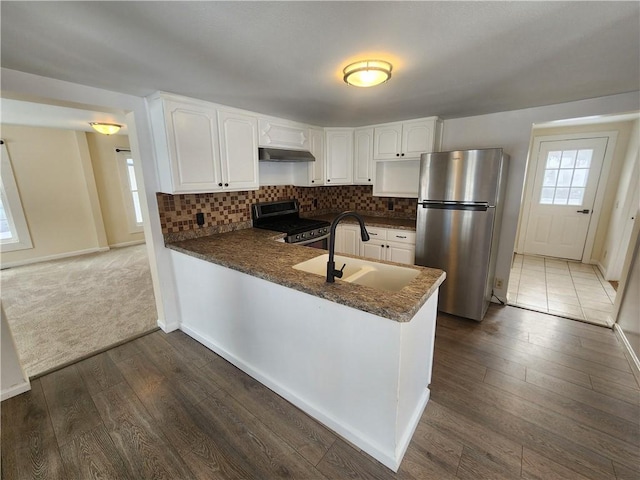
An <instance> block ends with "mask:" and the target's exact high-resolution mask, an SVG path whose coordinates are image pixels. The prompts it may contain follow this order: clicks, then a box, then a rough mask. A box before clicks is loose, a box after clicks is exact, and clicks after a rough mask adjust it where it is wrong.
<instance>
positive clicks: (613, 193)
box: [507, 113, 639, 327]
mask: <svg viewBox="0 0 640 480" xmlns="http://www.w3.org/2000/svg"><path fill="white" fill-rule="evenodd" d="M638 125H639V120H638V114H637V113H634V114H625V115H617V116H609V117H603V118H599V119H595V120H594V119H584V120H583V119H577V120H571V121H564V122H552V123H548V124H540V125H535V126H534V128H533V131H532V141H531V145H530V149H529V159H528V164H527V171H526V175H525V183H524V193H523V202H522V205H521V209H520V217H519V223H518V232H517V236H516V243H515V248H514V255H513V260H512V265H511V267H512V268H511V272H510V277H509V284H508V293H507V302H508V303H509V304H510V305H515V306H519V307H522V308H527V309H530V310H535V311H540V312H545V313H550V314H553V315H557V316H562V317H567V318H571V319H576V320H581V321H585V322H589V323H594V324H597V325H602V326H607V327H611V326H612V325H613V323H614V321H615V318H613V316H614V302H615V298H616V295H618V294H619V293H620V292H617V291H616V288H617V287H616V283H615V282H616V281H619V280H620V275H621V273H622V272H621V271H619V270H618V271H616V267H617V265H618V263H619V262H617V259H619V258H624V256H625V253H626V251H627V249H628V248H629V240H628V239H627V240H626V242H625V241H621V236H622V237H624V235H622V233H623V232H626V230H628V229H627V228H626V227H627V225H626V223H628V222H626V223H625V221H624V220H625V219H626V216H628V213H629V212H631V211H632V208H627V206H630V205H632V204H633V198H636V203H637V195H638V193H637V185H635V184H636V183H637V182H633V181H632V180H631V177H632V175H633V174H634V172H635V175H637V173H638V165H637V164H638V154H637V152H635V151H634V150H637V146H636V147H634V145H635V144H636V143H637V142H636V141H633V140H632V139H633V137H634V133H633V132H634V129H636V130H637V129H638ZM634 196H635V197H634ZM625 208H626V210H625ZM632 221H633V219H631V222H632ZM612 282H613V283H612Z"/></svg>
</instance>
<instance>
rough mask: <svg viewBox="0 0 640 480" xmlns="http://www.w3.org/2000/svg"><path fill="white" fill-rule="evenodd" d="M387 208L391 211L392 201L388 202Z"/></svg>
mask: <svg viewBox="0 0 640 480" xmlns="http://www.w3.org/2000/svg"><path fill="white" fill-rule="evenodd" d="M387 208H388V209H389V210H393V200H389V202H388V203H387Z"/></svg>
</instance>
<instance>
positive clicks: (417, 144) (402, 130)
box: [373, 117, 440, 160]
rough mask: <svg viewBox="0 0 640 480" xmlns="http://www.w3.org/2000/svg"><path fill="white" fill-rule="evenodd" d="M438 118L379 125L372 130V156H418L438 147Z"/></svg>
mask: <svg viewBox="0 0 640 480" xmlns="http://www.w3.org/2000/svg"><path fill="white" fill-rule="evenodd" d="M439 132H440V120H438V119H437V118H436V117H430V118H423V119H419V120H410V121H406V122H397V123H389V124H385V125H380V126H377V127H376V128H375V131H374V143H373V145H374V147H373V158H374V159H375V160H394V159H405V158H418V157H420V155H421V154H423V153H427V152H433V151H436V150H438V149H439V147H440V145H439V143H440V142H439Z"/></svg>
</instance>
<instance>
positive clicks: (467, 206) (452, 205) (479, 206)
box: [418, 200, 495, 212]
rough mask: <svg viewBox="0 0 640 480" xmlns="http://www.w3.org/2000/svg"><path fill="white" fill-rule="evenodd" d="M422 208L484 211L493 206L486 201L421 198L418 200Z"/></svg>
mask: <svg viewBox="0 0 640 480" xmlns="http://www.w3.org/2000/svg"><path fill="white" fill-rule="evenodd" d="M418 203H419V204H420V205H421V206H422V208H437V209H440V210H474V211H481V212H486V211H487V209H489V208H495V207H493V206H492V205H489V204H488V203H487V202H447V201H435V200H421V201H419V202H418Z"/></svg>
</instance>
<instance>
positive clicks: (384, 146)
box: [373, 123, 402, 160]
mask: <svg viewBox="0 0 640 480" xmlns="http://www.w3.org/2000/svg"><path fill="white" fill-rule="evenodd" d="M401 149H402V123H393V124H390V125H385V126H383V127H376V128H375V130H374V142H373V158H374V159H376V160H391V159H394V158H398V157H400V153H401Z"/></svg>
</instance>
